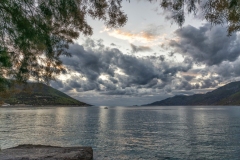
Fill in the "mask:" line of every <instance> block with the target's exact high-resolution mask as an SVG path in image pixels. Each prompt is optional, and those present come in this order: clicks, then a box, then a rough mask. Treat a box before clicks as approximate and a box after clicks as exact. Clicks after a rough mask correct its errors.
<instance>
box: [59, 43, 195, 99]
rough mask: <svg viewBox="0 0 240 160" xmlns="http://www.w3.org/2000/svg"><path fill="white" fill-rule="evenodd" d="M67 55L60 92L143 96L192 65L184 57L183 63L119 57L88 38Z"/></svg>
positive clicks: (63, 59) (64, 59) (116, 53)
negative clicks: (67, 73)
mask: <svg viewBox="0 0 240 160" xmlns="http://www.w3.org/2000/svg"><path fill="white" fill-rule="evenodd" d="M69 52H70V53H72V57H62V61H63V64H65V65H66V66H67V67H68V69H69V70H70V72H69V73H72V75H71V77H70V78H68V79H67V80H66V81H65V82H63V83H64V84H61V86H65V87H63V88H62V90H63V91H69V90H71V89H72V90H76V91H77V92H82V91H91V90H94V91H98V92H101V94H109V95H143V94H147V93H151V92H152V90H156V89H164V87H166V86H167V85H168V84H169V83H171V81H172V80H173V79H174V78H175V76H176V74H177V73H178V72H179V71H181V72H186V71H188V70H189V69H191V68H192V62H191V61H189V60H188V59H187V58H186V59H185V61H184V62H183V63H175V62H173V61H166V60H165V59H164V57H163V56H152V57H151V56H150V57H143V58H139V57H136V56H134V55H126V54H123V53H122V52H121V51H120V50H118V49H116V48H107V47H104V45H102V42H101V41H93V40H91V39H88V40H86V42H85V44H83V45H77V44H74V45H72V46H70V49H69ZM74 72H75V73H78V74H73V73H74ZM58 85H59V84H58ZM149 89H150V90H149ZM169 91H170V90H169Z"/></svg>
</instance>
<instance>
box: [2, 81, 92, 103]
mask: <svg viewBox="0 0 240 160" xmlns="http://www.w3.org/2000/svg"><path fill="white" fill-rule="evenodd" d="M15 90H16V92H13V94H12V96H11V97H9V98H8V99H6V100H4V101H5V103H9V104H11V105H74V106H89V104H86V103H84V102H80V101H78V100H76V99H73V98H72V97H70V96H68V95H66V94H65V93H62V92H60V91H58V90H56V89H54V88H52V87H50V86H47V85H45V84H42V83H27V84H24V85H18V86H17V87H16V89H15Z"/></svg>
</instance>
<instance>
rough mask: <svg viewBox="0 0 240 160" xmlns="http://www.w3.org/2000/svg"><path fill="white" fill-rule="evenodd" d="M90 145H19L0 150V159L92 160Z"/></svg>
mask: <svg viewBox="0 0 240 160" xmlns="http://www.w3.org/2000/svg"><path fill="white" fill-rule="evenodd" d="M92 159H93V150H92V148H91V147H55V146H44V145H19V146H17V147H13V148H9V149H4V150H1V151H0V160H92Z"/></svg>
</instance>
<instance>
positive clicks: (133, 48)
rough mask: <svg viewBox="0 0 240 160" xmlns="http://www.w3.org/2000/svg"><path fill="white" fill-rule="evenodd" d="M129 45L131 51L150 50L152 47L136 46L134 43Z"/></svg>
mask: <svg viewBox="0 0 240 160" xmlns="http://www.w3.org/2000/svg"><path fill="white" fill-rule="evenodd" d="M130 45H131V48H132V53H137V52H146V51H152V49H151V48H150V47H148V46H136V45H134V44H130Z"/></svg>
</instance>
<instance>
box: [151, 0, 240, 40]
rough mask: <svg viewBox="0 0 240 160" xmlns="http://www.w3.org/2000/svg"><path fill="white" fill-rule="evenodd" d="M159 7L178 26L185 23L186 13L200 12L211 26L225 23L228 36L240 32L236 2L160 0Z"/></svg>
mask: <svg viewBox="0 0 240 160" xmlns="http://www.w3.org/2000/svg"><path fill="white" fill-rule="evenodd" d="M150 1H152V0H150ZM160 6H161V7H162V8H164V9H166V10H168V11H169V12H170V13H171V15H172V19H173V20H174V21H175V22H176V23H177V24H179V26H182V25H183V23H184V22H185V14H186V13H188V14H194V15H197V13H199V12H200V13H201V14H203V18H204V19H206V20H207V21H208V22H210V23H211V24H213V25H219V24H224V23H226V24H227V25H228V34H229V35H231V33H233V32H237V31H239V30H240V1H238V0H207V1H201V0H160Z"/></svg>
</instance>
